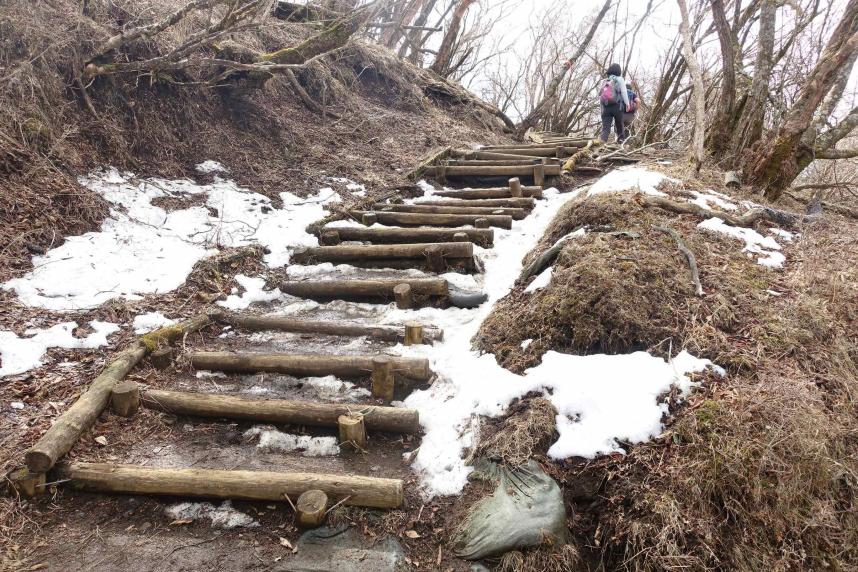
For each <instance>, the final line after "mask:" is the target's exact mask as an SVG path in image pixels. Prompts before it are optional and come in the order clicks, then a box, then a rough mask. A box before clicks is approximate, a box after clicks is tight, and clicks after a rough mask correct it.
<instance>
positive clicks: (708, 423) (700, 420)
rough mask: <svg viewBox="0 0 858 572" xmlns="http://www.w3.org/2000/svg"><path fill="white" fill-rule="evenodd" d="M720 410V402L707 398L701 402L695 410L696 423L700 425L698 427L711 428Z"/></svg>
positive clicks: (719, 414)
mask: <svg viewBox="0 0 858 572" xmlns="http://www.w3.org/2000/svg"><path fill="white" fill-rule="evenodd" d="M721 412H722V411H721V404H720V403H718V402H717V401H713V400H711V399H707V400H706V401H704V402H703V403H701V404H700V407H699V408H698V409H697V412H696V417H697V424H698V425H699V426H700V429H702V430H709V429H711V428H712V427H713V426H714V425H715V424H716V422H717V420H718V418H719V417H720V416H721Z"/></svg>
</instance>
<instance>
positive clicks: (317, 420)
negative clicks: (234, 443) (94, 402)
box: [141, 389, 420, 434]
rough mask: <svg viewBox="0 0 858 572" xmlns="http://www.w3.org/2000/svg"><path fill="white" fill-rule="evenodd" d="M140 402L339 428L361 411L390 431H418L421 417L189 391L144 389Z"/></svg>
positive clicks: (393, 410) (377, 427)
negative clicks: (343, 419) (342, 420)
mask: <svg viewBox="0 0 858 572" xmlns="http://www.w3.org/2000/svg"><path fill="white" fill-rule="evenodd" d="M141 403H142V405H143V406H144V407H146V408H148V409H154V410H156V411H163V412H165V413H173V414H175V415H187V416H190V417H215V418H223V419H242V420H245V421H262V422H265V423H278V424H280V423H282V424H284V425H311V426H314V427H338V423H339V418H340V416H341V415H348V414H350V413H362V414H363V416H364V425H365V426H366V428H367V429H369V430H372V431H384V432H390V433H408V434H412V433H417V432H419V431H420V417H419V414H418V413H417V410H416V409H406V408H404V407H380V406H377V405H358V404H354V403H317V402H315V401H292V400H287V399H251V398H247V397H239V396H237V395H213V394H209V393H191V392H187V391H161V390H154V389H150V390H147V391H145V392H143V396H142V400H141Z"/></svg>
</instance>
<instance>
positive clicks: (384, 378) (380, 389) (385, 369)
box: [372, 356, 396, 403]
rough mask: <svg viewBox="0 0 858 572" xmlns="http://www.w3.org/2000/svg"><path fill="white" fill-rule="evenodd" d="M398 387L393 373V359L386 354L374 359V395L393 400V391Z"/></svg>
mask: <svg viewBox="0 0 858 572" xmlns="http://www.w3.org/2000/svg"><path fill="white" fill-rule="evenodd" d="M395 387H396V384H395V377H394V375H393V361H392V360H391V359H390V358H388V357H384V356H379V357H376V358H373V360H372V395H373V396H374V397H379V398H381V399H382V400H384V402H385V403H390V402H391V401H393V391H394V388H395Z"/></svg>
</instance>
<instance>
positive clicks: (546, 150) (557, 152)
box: [486, 145, 581, 159]
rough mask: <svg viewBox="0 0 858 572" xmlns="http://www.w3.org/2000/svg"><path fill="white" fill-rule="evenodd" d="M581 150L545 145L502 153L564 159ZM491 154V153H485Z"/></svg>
mask: <svg viewBox="0 0 858 572" xmlns="http://www.w3.org/2000/svg"><path fill="white" fill-rule="evenodd" d="M580 150H581V147H569V146H566V145H546V146H542V147H528V148H522V149H515V150H508V151H503V153H504V154H510V155H516V157H517V158H519V159H520V158H522V157H533V158H540V157H543V158H549V159H551V158H555V159H556V158H565V157H569V156H570V155H573V154H575V153H577V152H578V151H580ZM486 152H487V153H492V152H493V151H486Z"/></svg>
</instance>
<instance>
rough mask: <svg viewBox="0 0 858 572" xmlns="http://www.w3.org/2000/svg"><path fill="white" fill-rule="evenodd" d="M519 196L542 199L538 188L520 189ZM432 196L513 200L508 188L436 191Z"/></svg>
mask: <svg viewBox="0 0 858 572" xmlns="http://www.w3.org/2000/svg"><path fill="white" fill-rule="evenodd" d="M521 194H522V196H525V197H532V198H535V199H541V198H542V189H541V188H539V187H533V186H529V187H524V186H523V187H521ZM433 196H436V197H445V198H449V199H464V200H472V199H511V198H513V196H512V193H511V191H510V190H509V187H486V188H483V189H456V190H450V191H436V192H435V194H434V195H433Z"/></svg>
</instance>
